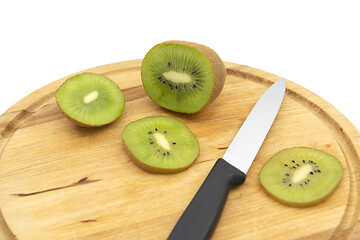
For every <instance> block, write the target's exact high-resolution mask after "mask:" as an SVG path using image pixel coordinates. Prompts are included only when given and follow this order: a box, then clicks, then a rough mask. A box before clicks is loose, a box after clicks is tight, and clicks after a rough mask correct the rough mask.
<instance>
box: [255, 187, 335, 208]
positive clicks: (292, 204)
mask: <svg viewBox="0 0 360 240" xmlns="http://www.w3.org/2000/svg"><path fill="white" fill-rule="evenodd" d="M340 182H341V180H340V181H339V183H338V184H337V185H336V186H335V187H334V188H333V190H332V191H331V192H330V193H329V194H328V195H326V196H324V197H323V198H319V199H316V200H314V201H312V202H305V203H298V202H287V201H284V200H282V199H280V198H278V197H276V196H275V195H273V194H272V193H271V192H269V191H268V190H267V189H266V188H265V187H264V186H263V185H262V184H261V183H260V185H261V187H262V189H263V190H264V191H265V193H266V194H267V195H268V196H269V197H271V198H272V199H274V200H275V201H277V202H279V203H281V204H283V205H285V206H288V207H296V208H307V207H312V206H315V205H317V204H320V203H322V202H324V201H325V200H326V199H328V198H329V197H330V196H331V195H332V194H333V193H334V191H335V190H336V189H337V188H338V186H339V184H340Z"/></svg>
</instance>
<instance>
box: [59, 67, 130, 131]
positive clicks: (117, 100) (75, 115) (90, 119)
mask: <svg viewBox="0 0 360 240" xmlns="http://www.w3.org/2000/svg"><path fill="white" fill-rule="evenodd" d="M56 102H57V104H58V105H59V107H60V109H61V110H62V112H63V113H64V115H65V116H66V117H67V118H68V119H70V120H71V121H72V122H74V123H75V124H77V125H79V126H84V127H98V126H103V125H106V124H109V123H111V122H113V121H114V120H115V119H117V118H118V117H119V116H120V115H121V113H122V112H123V110H124V107H125V98H124V95H123V93H122V92H121V89H120V88H119V86H118V85H116V83H114V82H113V81H112V80H110V79H109V78H107V77H105V76H102V75H99V74H95V73H81V74H78V75H76V76H73V77H71V78H69V79H67V80H66V81H65V82H64V83H63V84H62V85H61V86H60V87H59V88H58V90H57V91H56Z"/></svg>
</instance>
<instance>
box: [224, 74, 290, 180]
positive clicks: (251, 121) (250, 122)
mask: <svg viewBox="0 0 360 240" xmlns="http://www.w3.org/2000/svg"><path fill="white" fill-rule="evenodd" d="M285 89H286V81H285V79H281V80H279V81H277V82H276V83H274V84H273V85H272V86H271V87H270V88H269V89H267V90H266V92H265V93H264V94H263V95H262V96H261V98H260V99H259V100H258V102H257V103H256V104H255V106H254V108H253V109H252V110H251V112H250V114H249V115H248V117H247V118H246V120H245V122H244V123H243V124H242V126H241V128H240V130H239V132H238V133H237V134H236V136H235V138H234V139H233V141H232V142H231V144H230V146H229V148H228V149H227V151H226V152H225V154H224V156H223V159H225V160H226V161H227V162H229V163H230V164H231V165H233V166H234V167H236V168H238V169H240V170H241V171H242V172H244V173H245V174H246V173H247V171H248V170H249V168H250V166H251V164H252V162H253V160H254V158H255V157H256V155H257V153H258V151H259V149H260V147H261V145H262V143H263V141H264V139H265V137H266V135H267V133H268V131H269V130H270V127H271V125H272V123H273V122H274V120H275V117H276V115H277V113H278V111H279V109H280V105H281V103H282V100H283V98H284V95H285Z"/></svg>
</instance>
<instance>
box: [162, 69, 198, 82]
mask: <svg viewBox="0 0 360 240" xmlns="http://www.w3.org/2000/svg"><path fill="white" fill-rule="evenodd" d="M163 75H164V77H165V78H166V79H167V80H169V81H172V82H174V83H188V82H191V77H190V76H189V74H187V73H179V72H175V71H168V72H164V73H163Z"/></svg>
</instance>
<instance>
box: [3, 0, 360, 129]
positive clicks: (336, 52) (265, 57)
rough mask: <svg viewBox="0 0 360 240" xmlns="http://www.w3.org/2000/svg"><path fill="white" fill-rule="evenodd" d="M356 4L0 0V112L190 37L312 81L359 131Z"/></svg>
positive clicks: (359, 21)
mask: <svg viewBox="0 0 360 240" xmlns="http://www.w3.org/2000/svg"><path fill="white" fill-rule="evenodd" d="M357 2H358V1H355V0H354V1H346V0H341V1H340V0H339V1H316V0H312V1H305V0H303V1H289V0H286V1H276V0H275V1H273V0H271V1H270V0H268V1H255V0H252V1H250V0H249V1H225V0H222V1H221V0H218V1H211V0H207V1H196V0H192V1H187V0H180V1H171V0H166V1H157V0H148V1H142V2H141V1H135V0H133V1H120V0H119V1H106V0H101V1H91V0H86V1H80V0H78V1H77V0H72V1H67V0H62V1H37V0H31V1H4V0H0V73H1V75H0V114H2V113H3V112H5V111H6V110H7V109H8V108H9V107H11V106H12V105H14V104H15V103H16V102H17V101H19V100H20V99H21V98H23V97H25V96H26V95H28V94H30V93H31V92H33V91H35V90H36V89H38V88H40V87H42V86H45V85H47V84H49V83H51V82H53V81H55V80H57V79H59V78H62V77H65V76H67V75H69V74H72V73H75V72H78V71H81V70H85V69H88V68H91V67H96V66H99V65H104V64H108V63H113V62H119V61H125V60H132V59H139V58H143V57H144V55H145V54H146V52H147V51H148V50H149V49H150V48H151V47H152V46H153V45H155V44H157V43H160V42H162V41H166V40H187V41H193V42H198V43H202V44H204V45H207V46H209V47H211V48H213V49H214V50H215V51H216V52H217V53H218V54H219V55H220V57H221V58H222V59H223V60H224V61H230V62H235V63H239V64H244V65H248V66H252V67H255V68H259V69H262V70H265V71H268V72H271V73H274V74H276V75H279V76H282V77H285V78H287V79H289V80H291V81H293V82H295V83H297V84H300V85H302V86H303V87H305V88H308V89H309V90H311V91H312V92H314V93H316V94H318V95H319V96H321V97H322V98H324V99H325V100H327V101H328V102H330V103H331V104H332V105H334V106H335V107H336V108H337V109H339V110H340V111H341V112H342V113H343V114H344V115H345V116H346V117H347V118H348V119H349V120H350V121H351V122H352V123H353V124H354V125H355V126H356V127H357V128H358V129H360V108H359V104H360V94H359V80H360V75H359V70H360V7H359V6H358V5H359V4H358V3H357ZM239 94H241V93H239Z"/></svg>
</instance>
